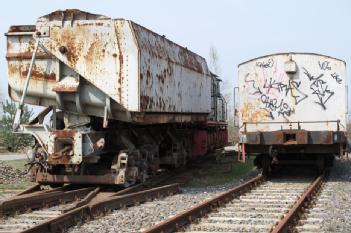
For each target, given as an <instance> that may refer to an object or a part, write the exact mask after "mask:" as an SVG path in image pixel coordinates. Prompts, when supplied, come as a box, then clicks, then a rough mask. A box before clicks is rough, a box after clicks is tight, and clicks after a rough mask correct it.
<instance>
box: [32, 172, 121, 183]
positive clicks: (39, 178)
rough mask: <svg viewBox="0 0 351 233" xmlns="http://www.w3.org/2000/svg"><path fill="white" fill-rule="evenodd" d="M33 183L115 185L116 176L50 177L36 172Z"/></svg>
mask: <svg viewBox="0 0 351 233" xmlns="http://www.w3.org/2000/svg"><path fill="white" fill-rule="evenodd" d="M35 179H36V180H35V182H38V183H41V184H54V183H58V184H63V183H70V184H96V185H99V184H117V176H116V175H113V174H110V175H103V176H96V175H51V174H48V173H42V172H38V173H37V175H36V177H35Z"/></svg>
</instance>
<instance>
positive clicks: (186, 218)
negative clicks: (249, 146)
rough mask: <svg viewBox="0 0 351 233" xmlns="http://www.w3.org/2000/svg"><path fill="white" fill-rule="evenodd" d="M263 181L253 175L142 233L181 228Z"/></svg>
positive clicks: (173, 230) (174, 230)
mask: <svg viewBox="0 0 351 233" xmlns="http://www.w3.org/2000/svg"><path fill="white" fill-rule="evenodd" d="M263 181H264V177H263V176H258V177H255V178H253V179H251V180H249V181H248V182H246V183H244V184H242V185H240V186H238V187H235V188H233V189H231V190H228V191H226V192H224V193H223V194H220V195H218V196H217V197H214V198H212V199H210V200H207V201H205V202H203V203H200V204H199V205H197V206H195V207H193V208H191V209H189V210H186V211H184V212H182V213H180V214H178V215H176V216H174V217H171V218H170V219H168V220H165V221H163V222H161V223H159V224H157V225H155V226H153V227H151V228H149V229H147V230H145V231H143V233H158V232H163V233H169V232H176V231H178V230H180V229H181V227H183V226H184V225H186V224H189V223H191V222H193V221H196V219H197V218H200V217H202V216H204V215H206V214H207V213H209V212H210V211H212V210H213V209H215V208H217V207H218V206H219V205H220V204H221V203H226V202H228V201H229V200H231V199H233V197H234V196H235V195H240V194H243V193H245V192H247V191H248V190H250V189H252V188H253V187H255V186H257V185H258V184H260V183H262V182H263Z"/></svg>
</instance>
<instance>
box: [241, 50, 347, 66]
mask: <svg viewBox="0 0 351 233" xmlns="http://www.w3.org/2000/svg"><path fill="white" fill-rule="evenodd" d="M285 54H300V55H316V56H321V57H327V58H331V59H335V60H338V61H341V62H343V63H344V64H345V66H346V62H345V61H344V60H342V59H339V58H336V57H332V56H328V55H324V54H320V53H306V52H285V53H272V54H267V55H263V56H259V57H255V58H252V59H249V60H246V61H244V62H241V63H239V64H238V67H239V66H241V65H244V64H246V63H249V62H252V61H255V60H258V59H261V58H265V57H271V56H277V55H285Z"/></svg>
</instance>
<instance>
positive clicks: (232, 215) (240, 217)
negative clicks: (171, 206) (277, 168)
mask: <svg viewBox="0 0 351 233" xmlns="http://www.w3.org/2000/svg"><path fill="white" fill-rule="evenodd" d="M323 182H324V175H321V176H319V177H317V178H315V179H313V178H296V177H295V178H293V177H289V178H275V179H272V180H266V179H265V177H263V176H258V177H256V178H254V179H251V180H249V181H248V182H246V183H244V184H242V185H240V186H238V187H235V188H233V189H231V190H228V191H226V192H225V193H222V194H220V195H218V196H217V197H215V198H212V199H210V200H207V201H205V202H203V203H200V204H199V205H197V206H195V207H193V208H191V209H189V210H186V211H184V212H182V213H180V214H178V215H176V216H174V217H172V218H170V219H168V220H165V221H163V222H161V223H159V224H157V225H155V226H153V227H151V228H150V229H147V230H145V231H143V233H154V232H163V233H168V232H180V231H181V232H191V233H195V232H196V233H200V232H201V233H202V232H272V233H278V232H286V231H288V232H294V231H297V228H296V226H297V225H298V223H299V220H300V219H301V218H303V217H304V214H305V213H304V211H306V210H307V209H308V208H310V207H311V206H312V205H313V203H314V200H315V198H317V196H318V195H317V194H318V192H319V191H320V189H321V187H322V184H323Z"/></svg>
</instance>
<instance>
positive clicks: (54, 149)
mask: <svg viewBox="0 0 351 233" xmlns="http://www.w3.org/2000/svg"><path fill="white" fill-rule="evenodd" d="M81 141H82V136H81V135H80V134H79V133H78V132H77V131H76V130H55V131H53V132H51V133H50V136H49V143H48V153H49V155H48V162H49V163H50V164H72V163H77V162H80V161H81V157H82V152H81ZM79 155H80V156H79Z"/></svg>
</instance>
